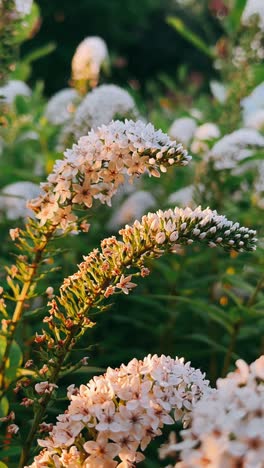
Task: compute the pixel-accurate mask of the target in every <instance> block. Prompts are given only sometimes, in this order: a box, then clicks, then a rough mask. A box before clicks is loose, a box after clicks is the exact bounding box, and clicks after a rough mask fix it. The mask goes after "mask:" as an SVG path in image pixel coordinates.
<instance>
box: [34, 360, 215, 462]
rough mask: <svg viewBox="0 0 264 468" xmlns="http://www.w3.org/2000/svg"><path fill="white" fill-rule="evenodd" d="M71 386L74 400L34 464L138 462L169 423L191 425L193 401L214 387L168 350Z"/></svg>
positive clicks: (42, 443)
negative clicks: (77, 387)
mask: <svg viewBox="0 0 264 468" xmlns="http://www.w3.org/2000/svg"><path fill="white" fill-rule="evenodd" d="M68 390H69V392H68V396H69V398H70V400H71V402H70V405H69V407H68V409H67V411H66V412H65V413H64V414H62V415H60V416H58V418H57V419H58V422H57V424H56V425H55V426H54V427H53V429H52V431H51V432H50V434H49V437H48V438H46V439H44V440H39V441H38V443H39V445H40V446H42V447H44V450H43V451H42V452H41V453H40V455H38V456H37V457H35V460H34V463H33V464H32V465H31V468H39V467H43V466H54V467H55V466H56V468H59V467H68V468H70V467H72V468H73V467H83V468H88V467H90V468H95V467H98V468H99V467H105V468H107V467H109V468H111V467H116V466H118V467H119V468H126V467H127V468H129V467H133V466H135V464H137V463H138V462H140V461H142V460H143V459H144V455H143V454H142V451H144V450H145V448H146V447H147V446H148V444H149V443H150V442H151V440H152V439H154V438H155V437H156V436H159V435H160V434H161V430H162V428H163V427H164V425H167V424H173V423H174V422H175V421H180V420H181V421H182V422H183V425H184V427H185V426H186V425H187V424H188V422H189V419H190V412H191V411H192V408H193V406H194V405H195V404H196V403H197V401H198V400H199V399H200V397H201V395H203V394H205V393H207V392H208V391H210V390H209V387H208V381H207V380H205V376H204V374H202V373H201V371H200V370H199V369H198V370H197V369H194V368H193V367H191V366H190V363H189V362H188V363H186V364H184V360H183V359H178V358H175V359H172V358H171V357H169V356H164V355H162V356H160V357H159V356H157V355H154V356H151V355H149V356H147V357H146V358H144V359H143V361H138V360H137V359H133V360H132V361H130V362H129V363H128V365H124V364H122V365H121V367H120V368H119V369H111V368H108V369H107V371H106V373H105V374H104V375H102V376H99V377H94V378H93V379H92V380H90V382H89V383H88V384H87V385H81V387H80V388H79V389H75V388H74V385H72V386H70V387H69V389H68Z"/></svg>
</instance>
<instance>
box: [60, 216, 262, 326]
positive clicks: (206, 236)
mask: <svg viewBox="0 0 264 468" xmlns="http://www.w3.org/2000/svg"><path fill="white" fill-rule="evenodd" d="M119 233H120V234H121V236H122V238H123V240H122V241H119V240H117V239H116V238H115V237H110V238H107V239H104V240H103V241H102V243H101V251H99V249H94V250H93V251H92V252H91V253H90V254H89V255H88V256H87V257H84V261H83V262H82V263H81V264H80V265H79V270H78V271H77V272H76V273H75V274H73V275H72V276H69V277H68V278H66V279H65V280H64V283H63V285H62V286H61V289H60V297H59V302H60V303H61V305H63V307H64V308H65V309H66V310H67V315H68V316H70V317H71V318H72V319H73V321H74V322H75V321H76V320H77V322H76V324H77V323H79V320H80V318H81V317H82V316H84V315H85V313H86V312H87V311H88V310H89V309H90V308H91V307H94V306H95V305H99V302H101V301H102V299H103V298H104V297H105V298H108V297H109V296H111V295H113V294H114V293H120V292H123V293H125V294H128V293H129V292H130V291H131V289H133V288H135V286H136V284H135V283H134V282H132V281H131V280H132V276H134V273H133V271H134V270H137V271H140V274H141V276H143V277H144V276H146V275H147V274H148V273H149V272H148V269H147V268H146V267H145V265H144V262H145V259H146V258H147V257H160V256H161V255H162V254H163V253H164V252H165V251H168V250H169V251H172V252H173V251H174V252H176V250H177V247H178V246H179V244H180V245H191V244H192V243H193V242H195V241H198V242H202V243H205V244H207V245H208V246H209V247H211V248H212V247H216V246H221V247H223V248H224V249H225V250H231V249H233V250H237V251H243V250H249V251H250V250H255V248H256V245H255V244H256V241H257V239H256V237H255V235H256V231H253V230H251V229H248V228H245V227H240V225H239V223H233V222H232V221H228V220H227V219H226V217H225V216H219V215H218V214H217V213H216V211H212V210H210V209H209V208H207V209H206V210H202V209H201V208H200V207H198V208H196V209H195V210H191V209H190V208H185V209H180V208H175V209H174V210H172V209H170V210H167V211H162V210H159V211H157V212H156V213H148V214H147V215H145V216H143V218H142V220H141V221H138V220H136V221H135V222H134V224H133V225H132V226H128V225H127V226H126V227H125V228H124V229H121V230H120V231H119ZM131 267H132V268H133V271H131ZM128 269H129V274H128V275H127V270H128ZM137 275H138V273H137ZM75 302H76V303H77V302H78V307H73V304H74V303H75ZM77 310H78V314H77V316H76V311H77ZM51 313H52V314H53V313H54V311H53V308H52V311H51ZM55 315H56V314H55Z"/></svg>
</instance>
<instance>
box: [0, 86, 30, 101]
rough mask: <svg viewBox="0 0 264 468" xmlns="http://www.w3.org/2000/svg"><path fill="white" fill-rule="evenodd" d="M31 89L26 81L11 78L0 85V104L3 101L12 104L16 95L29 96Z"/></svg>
mask: <svg viewBox="0 0 264 468" xmlns="http://www.w3.org/2000/svg"><path fill="white" fill-rule="evenodd" d="M30 95H31V89H30V88H29V87H28V85H27V84H26V83H24V82H23V81H19V80H11V81H9V82H8V83H7V84H6V85H4V86H2V87H0V104H1V102H5V103H7V104H12V102H13V101H14V100H15V97H16V96H30Z"/></svg>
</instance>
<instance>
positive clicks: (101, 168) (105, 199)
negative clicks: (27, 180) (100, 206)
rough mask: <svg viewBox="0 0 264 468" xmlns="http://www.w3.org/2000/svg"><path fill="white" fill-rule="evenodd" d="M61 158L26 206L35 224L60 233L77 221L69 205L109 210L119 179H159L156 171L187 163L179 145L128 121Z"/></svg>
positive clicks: (81, 143)
mask: <svg viewBox="0 0 264 468" xmlns="http://www.w3.org/2000/svg"><path fill="white" fill-rule="evenodd" d="M64 156H65V157H64V159H63V160H59V161H57V162H56V164H55V166H54V169H53V172H52V174H50V175H49V177H48V182H46V183H44V184H42V188H43V190H44V191H45V195H43V196H40V197H38V198H37V199H35V200H31V202H30V203H29V207H30V208H31V209H34V211H35V212H36V213H37V214H36V216H37V218H38V219H39V220H40V224H41V225H44V224H45V223H46V222H48V221H50V222H52V223H53V224H54V225H56V226H58V227H60V228H61V229H66V228H67V227H68V226H69V225H72V224H73V223H74V222H75V221H77V217H76V216H75V215H74V214H73V212H72V206H73V205H75V206H76V205H82V206H83V207H86V208H87V207H88V208H90V207H91V206H92V204H93V200H94V199H98V200H99V201H100V202H101V203H107V204H109V205H110V203H111V198H112V196H113V195H114V194H115V193H116V191H117V189H118V187H119V186H120V185H121V184H123V183H124V180H125V175H128V176H129V178H130V179H129V180H130V181H131V182H132V181H133V180H134V179H135V178H136V177H138V176H140V175H142V174H143V173H145V172H147V173H148V174H149V175H153V176H155V177H159V176H160V172H159V170H160V171H161V172H166V171H167V167H169V166H173V165H180V166H185V165H186V164H188V162H189V160H190V159H191V157H190V156H189V155H188V154H187V152H186V151H185V150H184V149H183V147H182V145H181V144H177V143H176V142H175V141H171V140H170V139H169V137H168V136H167V135H166V134H164V133H163V132H162V131H161V130H157V131H156V130H155V129H154V127H153V125H151V124H144V123H143V122H141V121H138V122H133V121H131V120H130V121H128V120H126V121H125V122H120V121H115V122H112V123H110V124H109V125H107V126H105V125H103V126H102V127H100V128H98V129H96V130H91V132H89V134H88V135H87V136H84V137H82V138H80V140H79V141H78V144H77V145H76V144H75V145H73V147H72V149H68V150H67V151H66V152H65V153H64Z"/></svg>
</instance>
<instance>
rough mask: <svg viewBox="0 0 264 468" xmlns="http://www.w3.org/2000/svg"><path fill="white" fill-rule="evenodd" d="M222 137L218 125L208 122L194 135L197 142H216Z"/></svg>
mask: <svg viewBox="0 0 264 468" xmlns="http://www.w3.org/2000/svg"><path fill="white" fill-rule="evenodd" d="M219 137H220V130H219V128H218V126H217V125H215V124H214V123H211V122H206V123H204V124H203V125H200V127H198V128H197V129H196V131H195V133H194V138H195V139H197V140H202V141H203V140H214V139H215V138H219Z"/></svg>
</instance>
